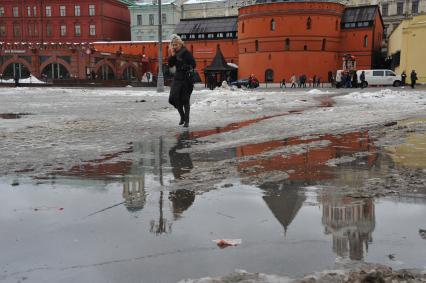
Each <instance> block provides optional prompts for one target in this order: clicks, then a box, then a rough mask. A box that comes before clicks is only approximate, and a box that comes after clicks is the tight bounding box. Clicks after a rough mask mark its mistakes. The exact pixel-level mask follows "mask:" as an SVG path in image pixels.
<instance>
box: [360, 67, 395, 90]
mask: <svg viewBox="0 0 426 283" xmlns="http://www.w3.org/2000/svg"><path fill="white" fill-rule="evenodd" d="M362 71H364V72H365V83H364V87H366V86H368V85H392V86H395V87H398V86H401V84H402V81H401V75H397V74H395V72H394V71H392V70H386V69H377V70H358V71H357V72H356V73H357V75H358V80H359V81H360V79H359V77H360V75H361V73H362Z"/></svg>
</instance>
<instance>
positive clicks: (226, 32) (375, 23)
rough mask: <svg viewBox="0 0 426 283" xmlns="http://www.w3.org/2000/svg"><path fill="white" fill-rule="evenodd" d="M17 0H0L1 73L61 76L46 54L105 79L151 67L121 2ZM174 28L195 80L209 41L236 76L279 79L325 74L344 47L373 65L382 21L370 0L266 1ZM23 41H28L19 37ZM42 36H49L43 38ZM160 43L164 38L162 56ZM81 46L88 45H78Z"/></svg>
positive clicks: (153, 61) (207, 59)
mask: <svg viewBox="0 0 426 283" xmlns="http://www.w3.org/2000/svg"><path fill="white" fill-rule="evenodd" d="M259 1H263V0H258V2H259ZM16 2H17V1H11V0H2V1H1V3H0V42H1V41H4V42H6V44H3V45H0V63H1V64H0V72H2V73H3V74H9V75H10V74H14V73H16V72H17V71H18V72H19V73H22V68H23V67H26V69H28V70H29V72H31V73H34V74H35V75H42V74H46V75H47V76H48V77H52V78H61V77H64V75H57V74H59V73H60V72H59V71H57V69H55V68H61V70H64V69H63V67H60V66H59V65H53V67H48V68H51V71H49V70H47V69H46V66H45V65H46V64H47V63H45V62H47V61H48V60H50V61H49V64H60V65H62V66H64V67H65V68H66V72H65V71H64V72H63V73H64V74H65V75H66V76H68V77H69V76H71V77H72V76H77V77H79V78H84V77H86V76H87V73H88V72H95V73H97V74H98V77H101V78H104V79H110V78H115V79H117V78H118V79H121V78H126V77H127V78H129V77H137V78H140V77H141V76H142V75H143V73H144V72H145V71H151V72H152V73H154V74H155V75H156V74H157V72H158V71H157V70H158V44H157V43H156V42H130V41H127V42H126V41H123V40H126V39H128V38H130V35H129V33H130V27H129V12H128V10H127V7H126V6H125V5H124V4H121V2H118V1H113V0H105V1H99V0H97V1H93V2H88V1H86V0H81V1H78V2H77V3H73V2H71V1H65V0H64V1H59V0H56V1H53V0H44V1H43V2H40V1H35V0H33V2H32V1H31V0H28V1H27V2H25V3H24V2H20V3H19V4H16ZM31 3H34V4H31ZM48 7H50V8H49V9H47V8H48ZM76 7H79V8H76ZM34 11H35V13H34ZM41 11H42V12H43V13H41ZM77 11H78V12H77ZM48 15H49V16H48ZM78 15H79V16H78ZM64 26H65V27H64ZM93 26H94V27H95V28H94V29H93ZM77 27H79V28H77ZM48 30H49V33H48V32H47V31H48ZM91 30H92V35H91V34H90V33H91ZM176 33H178V34H179V35H181V37H182V38H183V40H184V41H185V44H186V46H187V48H188V49H189V50H190V51H191V52H192V53H193V55H194V58H195V59H196V62H197V68H196V69H197V71H198V73H199V74H200V76H201V79H202V80H205V78H204V68H205V67H206V66H208V65H210V64H211V62H212V60H213V58H214V56H215V54H216V49H217V48H220V50H221V52H222V54H223V56H224V58H225V59H226V62H228V63H234V64H236V65H238V76H239V77H240V78H244V77H247V76H249V75H250V74H251V73H254V74H255V75H256V76H257V77H258V78H259V80H260V81H261V82H265V81H268V82H279V81H280V80H281V79H282V78H286V79H287V80H288V79H289V78H290V76H291V74H292V73H295V74H296V75H297V76H299V75H300V74H305V75H306V76H307V77H308V78H311V77H313V76H314V75H316V76H317V77H321V78H322V81H326V80H327V77H328V73H329V72H333V73H335V72H336V70H337V69H341V68H342V56H343V54H345V53H350V54H352V55H354V56H356V59H357V66H358V69H370V68H374V67H376V64H375V58H377V57H379V56H378V55H379V53H380V48H381V42H382V35H383V21H382V18H381V15H380V11H379V8H378V6H377V5H376V6H374V5H371V6H362V7H346V6H345V5H343V4H340V3H336V2H325V1H320V2H310V1H309V2H308V1H307V2H304V1H297V2H272V3H258V4H255V5H250V6H246V7H243V8H240V9H239V15H238V17H220V18H203V19H186V20H182V21H181V22H180V23H179V24H178V26H177V27H176ZM109 39H112V40H116V41H114V42H110V41H109ZM101 40H105V41H101ZM23 41H25V42H30V43H31V44H22V42H23ZM94 41H96V42H94ZM46 42H55V44H53V45H46V44H44V43H46ZM67 42H71V43H72V44H73V43H78V42H81V43H83V42H92V45H91V47H90V48H87V47H85V46H84V44H83V45H82V46H77V48H74V47H72V44H71V45H70V44H68V43H67ZM59 43H62V44H67V45H66V46H68V47H64V45H62V46H60V44H59ZM0 44H1V43H0ZM16 44H18V45H16ZM19 44H20V45H19ZM49 44H50V43H49ZM12 45H13V46H12ZM55 46H56V47H55ZM69 46H71V47H69ZM167 47H168V43H167V42H165V43H164V46H163V58H164V63H165V62H166V58H167V55H168V54H167V52H168V48H167ZM55 48H56V49H55ZM67 48H68V49H67ZM70 50H74V53H72V51H70ZM87 50H91V51H90V52H91V53H90V54H87V53H85V52H87ZM70 52H71V53H70ZM77 54H79V55H78V56H77ZM94 54H96V56H95V55H94ZM82 57H84V58H85V59H82ZM123 58H128V60H127V59H126V60H123ZM101 60H103V61H102V62H101V63H99V62H100V61H101ZM66 63H67V64H68V65H67V64H66ZM11 64H15V65H11ZM43 64H44V65H43ZM11 66H12V67H11ZM49 66H50V65H49ZM55 66H56V67H55ZM126 66H127V67H130V69H128V71H124V70H125V69H126V68H127V67H126ZM133 67H135V69H133ZM11 68H12V69H13V70H11ZM165 69H166V70H167V68H165ZM12 71H13V72H12ZM130 71H131V72H132V73H131V74H130V73H129V72H130ZM52 74H53V75H52ZM55 74H56V77H55Z"/></svg>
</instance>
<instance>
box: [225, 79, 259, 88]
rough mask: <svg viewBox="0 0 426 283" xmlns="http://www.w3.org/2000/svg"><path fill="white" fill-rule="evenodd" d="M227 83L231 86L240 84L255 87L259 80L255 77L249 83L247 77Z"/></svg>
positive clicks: (240, 85) (239, 86)
mask: <svg viewBox="0 0 426 283" xmlns="http://www.w3.org/2000/svg"><path fill="white" fill-rule="evenodd" d="M229 85H231V86H236V87H238V88H241V87H242V86H244V87H246V88H257V87H258V86H259V81H258V80H257V79H255V81H254V82H252V84H251V85H250V84H249V79H248V78H247V79H240V80H237V81H233V82H231V83H230V84H229Z"/></svg>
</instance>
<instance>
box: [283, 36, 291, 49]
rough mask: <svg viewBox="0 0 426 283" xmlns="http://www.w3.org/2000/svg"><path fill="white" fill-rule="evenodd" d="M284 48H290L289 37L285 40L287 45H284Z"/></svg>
mask: <svg viewBox="0 0 426 283" xmlns="http://www.w3.org/2000/svg"><path fill="white" fill-rule="evenodd" d="M284 49H285V50H286V51H288V50H290V39H289V38H287V39H286V40H285V46H284Z"/></svg>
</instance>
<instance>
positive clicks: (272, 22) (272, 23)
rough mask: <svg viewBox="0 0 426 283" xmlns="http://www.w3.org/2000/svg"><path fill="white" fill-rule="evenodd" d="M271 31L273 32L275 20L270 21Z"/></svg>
mask: <svg viewBox="0 0 426 283" xmlns="http://www.w3.org/2000/svg"><path fill="white" fill-rule="evenodd" d="M270 28H271V30H272V31H274V30H275V20H274V19H272V20H271V26H270Z"/></svg>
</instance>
